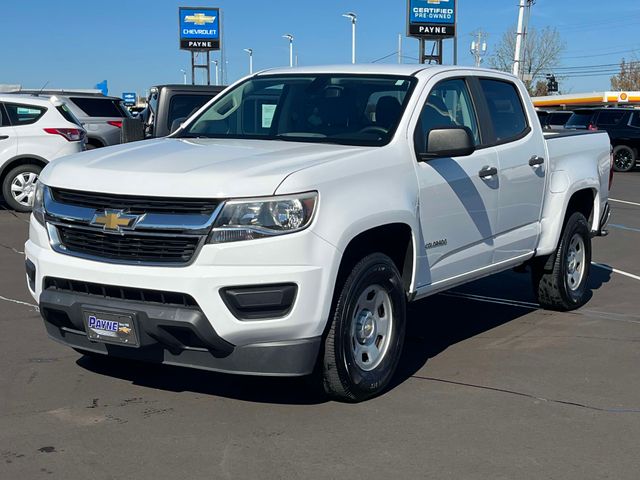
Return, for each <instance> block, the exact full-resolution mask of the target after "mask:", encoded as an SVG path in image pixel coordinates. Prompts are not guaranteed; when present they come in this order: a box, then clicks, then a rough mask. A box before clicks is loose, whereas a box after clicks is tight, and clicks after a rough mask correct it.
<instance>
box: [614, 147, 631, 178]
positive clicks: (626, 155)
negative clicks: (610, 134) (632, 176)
mask: <svg viewBox="0 0 640 480" xmlns="http://www.w3.org/2000/svg"><path fill="white" fill-rule="evenodd" d="M635 166H636V152H635V151H634V150H633V148H631V147H627V146H626V145H618V146H617V147H616V148H614V149H613V169H614V170H615V171H616V172H630V171H631V170H633V169H634V167H635Z"/></svg>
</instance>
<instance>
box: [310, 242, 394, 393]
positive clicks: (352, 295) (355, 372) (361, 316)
mask: <svg viewBox="0 0 640 480" xmlns="http://www.w3.org/2000/svg"><path fill="white" fill-rule="evenodd" d="M405 303H406V300H405V294H404V288H403V286H402V278H401V276H400V274H399V272H398V269H397V268H396V266H395V264H394V263H393V261H392V260H391V259H390V258H389V257H387V256H386V255H383V254H381V253H374V254H371V255H368V256H366V257H365V258H363V259H362V260H360V262H358V264H357V265H356V266H355V267H354V268H353V270H352V271H351V273H350V274H349V276H348V277H347V279H346V281H345V282H344V285H343V286H342V287H341V290H340V292H339V297H338V299H337V301H336V303H335V306H334V307H333V309H332V312H331V317H330V321H331V325H330V327H329V332H328V334H327V337H326V339H325V349H324V358H323V359H322V381H323V385H324V390H325V392H326V393H327V394H328V395H329V396H330V397H332V398H334V399H336V400H341V401H347V402H358V401H362V400H365V399H367V398H370V397H372V396H374V395H377V394H379V393H381V392H382V391H384V389H385V388H386V387H387V385H388V384H389V381H390V380H391V377H392V376H393V374H394V372H395V370H396V367H397V366H398V361H399V359H400V354H401V353H402V345H403V343H404V334H405V322H406V320H405V318H406V312H405V310H406V307H405Z"/></svg>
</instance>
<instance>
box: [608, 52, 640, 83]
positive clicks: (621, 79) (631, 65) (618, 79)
mask: <svg viewBox="0 0 640 480" xmlns="http://www.w3.org/2000/svg"><path fill="white" fill-rule="evenodd" d="M611 90H640V61H638V60H633V61H631V62H626V61H625V59H624V58H623V59H622V61H621V62H620V73H619V74H617V75H614V76H613V77H611Z"/></svg>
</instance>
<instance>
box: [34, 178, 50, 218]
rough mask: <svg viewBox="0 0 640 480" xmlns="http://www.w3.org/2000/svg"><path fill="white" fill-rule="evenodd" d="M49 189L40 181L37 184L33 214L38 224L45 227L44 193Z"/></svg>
mask: <svg viewBox="0 0 640 480" xmlns="http://www.w3.org/2000/svg"><path fill="white" fill-rule="evenodd" d="M46 188H47V187H46V186H45V185H44V184H43V183H42V182H40V181H38V182H37V183H36V194H35V196H34V198H33V207H32V209H31V213H33V218H35V219H36V220H37V221H38V223H39V224H40V225H42V226H44V191H45V189H46Z"/></svg>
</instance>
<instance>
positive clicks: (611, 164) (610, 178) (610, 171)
mask: <svg viewBox="0 0 640 480" xmlns="http://www.w3.org/2000/svg"><path fill="white" fill-rule="evenodd" d="M609 158H610V159H611V163H610V165H609V190H611V186H612V185H613V149H611V154H610V155H609Z"/></svg>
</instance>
